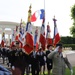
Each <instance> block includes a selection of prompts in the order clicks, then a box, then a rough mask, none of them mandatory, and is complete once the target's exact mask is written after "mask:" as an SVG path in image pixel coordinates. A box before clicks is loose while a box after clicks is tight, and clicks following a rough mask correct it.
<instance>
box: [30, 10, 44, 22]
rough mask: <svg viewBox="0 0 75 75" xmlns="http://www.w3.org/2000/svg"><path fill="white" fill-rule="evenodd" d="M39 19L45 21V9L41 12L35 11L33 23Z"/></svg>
mask: <svg viewBox="0 0 75 75" xmlns="http://www.w3.org/2000/svg"><path fill="white" fill-rule="evenodd" d="M38 17H39V19H43V17H44V9H40V10H37V11H35V12H34V13H33V15H32V16H31V22H34V21H36V20H37V18H38Z"/></svg>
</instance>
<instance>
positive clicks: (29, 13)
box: [28, 5, 32, 22]
mask: <svg viewBox="0 0 75 75" xmlns="http://www.w3.org/2000/svg"><path fill="white" fill-rule="evenodd" d="M31 8H32V7H31V5H30V6H29V10H28V22H30V21H31V12H32V11H31Z"/></svg>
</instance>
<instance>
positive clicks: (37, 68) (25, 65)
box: [0, 42, 73, 75]
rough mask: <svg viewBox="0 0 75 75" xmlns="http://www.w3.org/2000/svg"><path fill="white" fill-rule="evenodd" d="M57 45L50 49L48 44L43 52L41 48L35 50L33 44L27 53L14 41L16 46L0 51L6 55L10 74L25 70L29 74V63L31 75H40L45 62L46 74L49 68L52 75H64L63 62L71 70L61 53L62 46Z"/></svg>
mask: <svg viewBox="0 0 75 75" xmlns="http://www.w3.org/2000/svg"><path fill="white" fill-rule="evenodd" d="M57 46H58V47H59V48H56V49H55V50H54V51H52V45H48V46H47V48H48V50H47V51H45V52H44V51H43V50H42V48H40V49H39V50H38V51H36V46H34V50H33V51H32V52H31V53H30V54H29V55H28V54H26V52H25V51H24V50H23V49H20V48H19V42H16V46H15V45H13V47H12V49H11V50H10V49H6V48H0V52H1V54H3V55H5V56H6V57H8V60H9V63H10V64H11V65H10V66H11V71H12V75H24V72H25V70H26V75H29V64H31V73H32V75H39V74H40V75H41V73H42V72H41V70H42V67H43V74H44V71H45V63H47V70H48V75H50V71H51V69H52V72H53V75H64V72H65V71H64V70H65V63H66V64H67V65H68V67H69V68H70V70H71V72H72V71H73V70H72V66H71V64H70V63H69V61H68V59H67V58H64V57H63V55H62V46H61V45H60V44H58V45H57ZM44 58H45V59H46V60H45V59H44Z"/></svg>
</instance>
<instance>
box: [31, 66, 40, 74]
mask: <svg viewBox="0 0 75 75" xmlns="http://www.w3.org/2000/svg"><path fill="white" fill-rule="evenodd" d="M32 75H39V67H38V66H37V67H36V66H32Z"/></svg>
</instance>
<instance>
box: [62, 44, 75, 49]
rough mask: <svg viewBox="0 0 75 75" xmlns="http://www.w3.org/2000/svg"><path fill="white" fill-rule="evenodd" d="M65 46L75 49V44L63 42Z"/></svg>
mask: <svg viewBox="0 0 75 75" xmlns="http://www.w3.org/2000/svg"><path fill="white" fill-rule="evenodd" d="M63 47H71V48H72V50H75V44H63Z"/></svg>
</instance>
